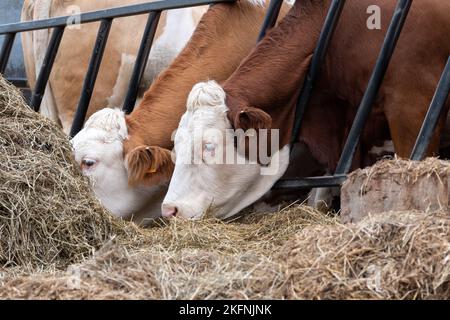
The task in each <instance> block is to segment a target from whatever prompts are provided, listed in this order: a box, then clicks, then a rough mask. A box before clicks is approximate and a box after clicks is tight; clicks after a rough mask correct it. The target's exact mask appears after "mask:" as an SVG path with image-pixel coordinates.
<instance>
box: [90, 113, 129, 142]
mask: <svg viewBox="0 0 450 320" xmlns="http://www.w3.org/2000/svg"><path fill="white" fill-rule="evenodd" d="M89 129H97V130H102V131H105V132H106V133H107V134H111V135H112V136H114V137H111V138H115V139H117V138H119V139H122V140H123V139H125V138H126V137H127V136H128V129H127V124H126V122H125V113H124V112H123V111H122V110H120V109H112V108H104V109H102V110H99V111H97V112H96V113H94V114H93V115H92V116H91V117H90V118H89V119H88V120H87V121H86V123H85V125H84V129H83V130H89Z"/></svg>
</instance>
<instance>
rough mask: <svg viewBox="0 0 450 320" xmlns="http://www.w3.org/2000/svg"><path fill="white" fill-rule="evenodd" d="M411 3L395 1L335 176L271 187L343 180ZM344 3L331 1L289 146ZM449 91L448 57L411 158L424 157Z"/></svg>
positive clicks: (282, 182) (332, 184)
mask: <svg viewBox="0 0 450 320" xmlns="http://www.w3.org/2000/svg"><path fill="white" fill-rule="evenodd" d="M280 1H281V0H280ZM297 1H301V0H297ZM412 2H413V0H398V1H397V6H396V8H395V11H394V14H393V17H392V19H391V22H390V25H389V28H388V31H387V33H386V36H385V38H384V42H383V45H382V47H381V50H380V53H379V56H378V59H377V62H376V64H375V68H374V70H373V72H372V76H371V78H370V80H369V83H368V85H367V89H366V91H365V93H364V96H363V98H362V101H361V103H360V105H359V108H358V111H357V113H356V116H355V119H354V122H353V125H352V128H351V129H350V132H349V134H348V137H347V141H346V143H345V145H344V149H343V151H342V153H341V157H340V160H339V162H338V165H337V168H336V171H335V173H334V175H332V176H322V177H309V178H302V179H292V180H280V181H278V182H277V183H276V184H275V186H274V188H277V189H285V188H298V189H302V188H308V189H309V188H317V187H338V186H340V185H341V184H342V183H343V182H344V181H345V179H346V177H347V174H348V172H349V171H350V168H351V164H352V161H353V157H354V154H355V151H356V148H357V145H358V143H359V138H360V136H361V133H362V131H363V129H364V126H365V124H366V122H367V119H368V118H369V115H370V112H371V111H372V107H373V104H374V102H375V99H376V97H377V94H378V91H379V89H380V87H381V84H382V82H383V79H384V76H385V74H386V71H387V68H388V66H389V62H390V60H391V57H392V54H393V53H394V50H395V47H396V44H397V41H398V39H399V37H400V34H401V31H402V29H403V26H404V24H405V21H406V17H407V16H408V12H409V9H410V8H411V4H412ZM344 5H345V0H333V1H332V2H331V6H330V9H329V11H328V15H327V17H326V19H325V22H324V26H323V28H322V31H321V34H320V37H319V41H318V44H317V46H316V50H315V52H314V55H313V58H312V62H311V66H310V68H309V72H308V75H307V77H306V79H305V82H304V84H303V87H302V89H301V92H300V96H299V98H298V100H297V105H296V110H295V122H294V129H293V135H292V137H293V139H292V141H291V145H293V143H294V142H295V140H294V139H295V137H297V136H298V134H299V132H300V127H301V121H302V117H303V114H304V112H305V110H306V107H307V105H308V102H309V99H310V97H311V93H312V90H313V89H314V84H315V82H316V80H317V78H318V76H319V74H320V70H321V66H322V64H323V61H324V58H325V55H326V52H327V49H328V46H329V44H330V41H331V39H332V37H333V33H334V30H335V29H336V26H337V24H338V21H339V18H340V16H341V13H342V10H343V8H344ZM449 92H450V57H449V58H448V61H447V64H446V66H445V69H444V71H443V74H442V77H441V80H440V82H439V85H438V87H437V89H436V92H435V96H434V98H433V101H432V102H431V105H430V107H429V111H428V113H427V115H426V117H425V119H424V122H423V126H422V129H421V131H420V133H419V136H418V138H417V141H416V144H415V147H414V149H413V152H412V154H411V156H410V158H411V159H412V160H422V159H423V158H424V157H425V155H426V151H427V148H428V145H429V143H430V140H431V137H432V135H433V132H434V129H435V128H436V125H437V122H438V120H439V118H440V116H441V114H442V110H443V107H444V105H445V102H446V100H447V97H448V95H449Z"/></svg>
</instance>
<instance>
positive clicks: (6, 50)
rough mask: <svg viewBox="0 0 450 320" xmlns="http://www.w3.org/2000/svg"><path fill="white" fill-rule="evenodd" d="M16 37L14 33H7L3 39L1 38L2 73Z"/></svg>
mask: <svg viewBox="0 0 450 320" xmlns="http://www.w3.org/2000/svg"><path fill="white" fill-rule="evenodd" d="M15 38H16V34H15V33H7V34H6V35H5V39H4V40H3V46H2V51H1V52H0V73H1V74H4V73H5V70H6V66H7V64H8V60H9V56H10V55H11V50H12V47H13V44H14V39H15Z"/></svg>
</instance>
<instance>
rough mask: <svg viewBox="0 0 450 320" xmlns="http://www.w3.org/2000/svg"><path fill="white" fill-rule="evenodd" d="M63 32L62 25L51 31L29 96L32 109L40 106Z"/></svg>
mask: <svg viewBox="0 0 450 320" xmlns="http://www.w3.org/2000/svg"><path fill="white" fill-rule="evenodd" d="M63 34H64V27H57V28H55V29H54V30H53V32H52V37H51V39H50V43H49V45H48V47H47V52H46V53H45V57H44V61H43V62H42V66H41V70H39V76H38V78H37V80H36V85H35V88H34V93H33V96H32V97H31V103H30V105H31V107H32V108H33V110H34V111H36V112H38V111H39V108H40V107H41V103H42V98H43V97H44V94H45V88H46V87H47V83H48V79H49V78H50V73H51V72H52V68H53V63H54V62H55V58H56V55H57V53H58V49H59V45H60V44H61V40H62V37H63Z"/></svg>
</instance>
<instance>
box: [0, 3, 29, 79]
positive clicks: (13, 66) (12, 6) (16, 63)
mask: <svg viewBox="0 0 450 320" xmlns="http://www.w3.org/2000/svg"><path fill="white" fill-rule="evenodd" d="M22 4H23V0H0V24H5V23H12V22H19V21H20V12H21V10H22ZM2 44H3V36H0V47H1V45H2ZM6 76H7V77H8V78H25V77H26V76H25V68H24V65H23V54H22V45H21V39H20V35H19V34H18V35H17V38H16V41H15V42H14V47H13V51H12V53H11V58H10V60H9V63H8V68H7V69H6Z"/></svg>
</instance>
